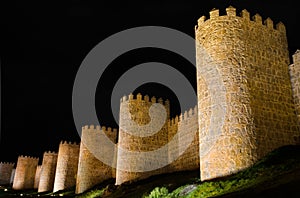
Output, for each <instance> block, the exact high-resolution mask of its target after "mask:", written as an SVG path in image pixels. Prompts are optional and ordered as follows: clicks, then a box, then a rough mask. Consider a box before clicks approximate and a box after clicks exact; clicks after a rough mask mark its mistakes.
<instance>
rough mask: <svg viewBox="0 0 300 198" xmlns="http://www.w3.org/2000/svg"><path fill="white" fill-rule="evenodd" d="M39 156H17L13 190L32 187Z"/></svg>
mask: <svg viewBox="0 0 300 198" xmlns="http://www.w3.org/2000/svg"><path fill="white" fill-rule="evenodd" d="M38 162H39V158H35V157H29V156H22V155H21V156H19V157H18V162H17V167H16V172H15V177H14V182H13V186H12V187H13V189H14V190H24V189H33V187H34V178H35V171H36V167H37V165H38Z"/></svg>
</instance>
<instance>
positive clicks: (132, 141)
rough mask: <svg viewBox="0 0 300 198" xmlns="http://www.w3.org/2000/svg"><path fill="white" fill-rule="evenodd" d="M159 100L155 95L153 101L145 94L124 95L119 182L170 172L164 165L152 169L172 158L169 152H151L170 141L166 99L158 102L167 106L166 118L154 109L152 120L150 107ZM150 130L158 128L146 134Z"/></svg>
mask: <svg viewBox="0 0 300 198" xmlns="http://www.w3.org/2000/svg"><path fill="white" fill-rule="evenodd" d="M155 103H156V98H155V97H152V98H151V101H150V100H149V97H148V96H144V98H143V97H142V95H141V94H137V96H136V98H134V96H133V95H132V94H130V95H129V97H128V98H127V97H126V96H124V97H123V98H122V99H121V104H120V122H119V127H120V128H119V136H118V137H119V138H118V152H117V172H116V184H117V185H119V184H122V183H124V182H126V181H131V180H139V179H144V178H146V177H149V176H151V175H155V174H160V173H163V172H166V170H165V169H163V168H160V169H156V170H150V169H148V168H149V167H150V166H152V165H153V166H157V165H158V164H159V163H161V162H163V161H165V160H168V152H165V153H160V155H152V154H153V153H155V152H151V151H155V150H157V149H159V148H160V147H162V146H164V145H166V144H167V143H168V120H169V116H170V110H169V102H168V101H166V102H165V103H163V100H162V99H159V100H158V103H159V104H161V105H163V106H164V107H165V113H166V114H165V115H166V117H165V120H163V117H162V114H161V113H158V112H155V111H153V112H152V118H153V120H151V119H150V115H149V110H150V107H151V105H152V104H155ZM150 121H151V123H150ZM159 122H161V123H159ZM148 124H149V125H148ZM150 125H151V126H150ZM148 126H149V127H148ZM156 127H157V129H156ZM150 130H154V131H152V132H153V134H151V135H150V134H149V135H147V136H145V134H146V133H147V132H149V131H150ZM136 133H138V134H136ZM150 168H151V167H150Z"/></svg>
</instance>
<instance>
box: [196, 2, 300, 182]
mask: <svg viewBox="0 0 300 198" xmlns="http://www.w3.org/2000/svg"><path fill="white" fill-rule="evenodd" d="M195 36H196V62H197V86H198V87H197V89H198V90H197V92H198V116H199V120H198V122H199V137H200V138H199V139H200V171H201V179H202V180H207V179H212V178H215V177H220V176H226V175H229V174H232V173H235V172H237V171H239V170H242V169H244V168H247V167H249V166H250V165H252V164H253V163H254V162H256V161H257V160H258V159H260V158H262V157H263V156H264V155H266V154H267V153H268V152H270V151H272V150H273V149H276V148H278V147H280V146H283V145H288V144H295V143H296V142H295V140H294V138H297V137H299V127H298V124H297V117H296V115H295V107H294V104H293V102H292V89H291V82H290V78H289V71H288V66H289V53H288V45H287V38H286V30H285V26H284V25H283V24H282V23H278V24H277V25H276V28H275V29H274V27H273V21H272V20H271V19H269V18H267V19H266V20H265V21H264V23H263V22H262V17H261V16H259V15H258V14H256V15H254V16H253V18H252V20H251V19H250V14H249V13H248V12H247V11H246V10H243V11H242V12H241V16H237V15H236V9H235V8H233V7H229V8H227V9H226V15H225V16H219V10H217V9H214V10H212V11H211V12H210V19H208V20H205V16H202V17H201V18H200V19H199V20H198V25H197V26H196V28H195Z"/></svg>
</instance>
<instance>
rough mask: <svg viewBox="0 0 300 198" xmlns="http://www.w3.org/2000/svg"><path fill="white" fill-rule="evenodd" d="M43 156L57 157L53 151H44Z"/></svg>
mask: <svg viewBox="0 0 300 198" xmlns="http://www.w3.org/2000/svg"><path fill="white" fill-rule="evenodd" d="M44 155H57V152H55V151H45V152H44Z"/></svg>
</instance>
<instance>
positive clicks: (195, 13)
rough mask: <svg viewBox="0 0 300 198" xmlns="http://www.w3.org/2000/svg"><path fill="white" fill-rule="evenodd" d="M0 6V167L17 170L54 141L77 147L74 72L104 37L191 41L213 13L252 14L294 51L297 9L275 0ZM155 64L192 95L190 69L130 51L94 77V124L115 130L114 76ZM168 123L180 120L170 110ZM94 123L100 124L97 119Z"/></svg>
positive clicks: (159, 53)
mask: <svg viewBox="0 0 300 198" xmlns="http://www.w3.org/2000/svg"><path fill="white" fill-rule="evenodd" d="M9 2H10V3H9V4H5V5H4V4H3V2H1V4H2V5H0V25H1V30H0V31H1V34H0V35H1V36H0V49H1V53H0V58H1V138H0V161H12V162H16V160H17V156H18V155H31V156H37V157H40V158H41V157H42V154H43V152H44V151H46V150H54V151H57V150H58V145H59V142H60V141H61V140H68V141H77V142H79V141H80V138H79V136H78V133H77V132H76V129H75V125H74V121H73V115H72V89H73V82H74V79H75V76H76V72H77V70H78V68H79V66H80V64H81V62H82V61H83V59H84V58H85V56H86V55H87V54H88V53H89V51H90V50H91V49H92V48H93V47H94V46H95V45H97V44H98V43H99V42H101V41H102V40H104V39H105V38H107V37H108V36H110V35H112V34H115V33H117V32H119V31H122V30H126V29H128V28H133V27H138V26H146V25H152V26H165V27H169V28H174V29H177V30H179V31H182V32H184V33H186V34H188V35H190V36H192V37H194V26H195V25H196V23H197V19H198V18H199V17H201V16H202V15H206V16H208V12H209V11H210V10H211V9H213V8H218V9H220V14H225V8H226V7H228V6H229V5H232V6H234V7H235V8H236V9H237V12H238V13H239V12H241V10H242V9H247V10H248V11H249V12H250V14H251V16H253V15H254V14H255V13H259V14H260V15H261V16H262V18H263V20H264V19H266V18H267V17H270V18H271V19H272V20H273V21H274V24H276V23H278V22H279V21H282V22H283V23H284V24H285V25H286V29H287V36H288V42H289V50H290V55H291V54H293V53H294V52H295V51H296V49H297V48H300V39H299V38H298V37H297V36H299V35H300V30H299V29H298V28H299V21H298V20H299V18H300V17H299V16H300V7H298V6H297V5H296V4H297V1H293V0H286V1H279V2H278V1H274V0H263V1H261V0H237V1H226V0H209V1H204V0H198V1H194V2H195V3H192V2H190V1H181V2H178V1H169V0H161V1H156V0H151V1H148V0H143V1H128V0H123V1H120V2H116V1H114V2H111V3H108V2H107V3H104V2H103V1H88V0H63V1H60V2H59V1H58V2H55V1H9ZM150 61H156V62H162V63H166V64H169V65H171V66H173V67H174V68H176V69H178V70H179V71H180V72H181V73H183V74H184V75H185V76H186V77H187V78H188V79H189V80H190V82H191V83H192V84H193V86H194V88H196V73H195V72H196V71H195V68H194V67H193V66H192V65H190V64H189V63H188V61H186V60H185V59H183V58H182V57H180V56H178V55H176V54H174V53H172V52H168V51H165V50H161V49H154V48H145V49H139V50H133V51H130V52H128V53H125V54H123V55H122V56H120V57H119V58H117V59H115V60H114V61H113V62H112V63H111V64H110V65H109V67H108V69H107V71H105V73H104V75H103V76H102V77H101V79H100V81H99V83H98V88H97V94H96V109H97V114H98V116H99V120H100V124H101V125H105V126H112V127H117V124H116V123H115V122H114V120H113V117H112V113H111V110H110V96H111V90H112V88H113V86H114V83H115V82H116V81H117V80H118V78H119V77H120V75H121V74H122V73H124V72H125V71H126V70H128V69H129V68H131V67H133V66H134V65H137V64H140V63H144V62H150ZM136 92H142V93H144V94H146V93H148V94H149V95H150V96H157V97H162V98H164V99H166V98H169V99H170V101H171V104H172V103H173V104H174V103H175V104H176V102H177V99H176V97H175V94H174V93H173V92H172V91H170V90H169V89H168V88H166V87H164V86H162V85H157V84H153V85H149V84H148V85H143V86H141V87H139V88H138V89H137V90H136ZM171 111H172V115H175V114H178V113H180V110H179V107H178V106H177V105H174V108H172V109H171ZM100 115H101V116H100Z"/></svg>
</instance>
